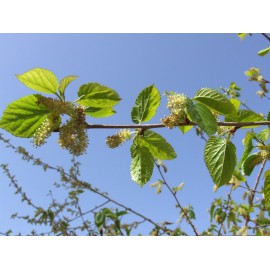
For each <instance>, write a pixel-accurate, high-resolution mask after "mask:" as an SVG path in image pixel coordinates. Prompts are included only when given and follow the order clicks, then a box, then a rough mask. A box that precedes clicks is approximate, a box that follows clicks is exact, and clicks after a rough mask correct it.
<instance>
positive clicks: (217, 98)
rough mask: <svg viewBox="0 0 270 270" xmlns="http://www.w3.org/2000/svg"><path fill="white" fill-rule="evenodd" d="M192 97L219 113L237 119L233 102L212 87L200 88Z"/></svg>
mask: <svg viewBox="0 0 270 270" xmlns="http://www.w3.org/2000/svg"><path fill="white" fill-rule="evenodd" d="M193 99H194V100H196V101H197V102H200V103H202V104H204V105H205V106H207V107H208V108H210V109H211V110H214V111H216V112H217V113H219V114H221V115H226V116H230V117H231V118H233V119H236V120H237V113H236V110H235V107H234V106H233V104H232V103H231V102H230V101H229V100H228V99H227V98H226V97H224V96H223V95H222V94H220V93H219V92H217V91H215V90H213V89H210V88H202V89H201V90H199V91H198V92H197V94H196V96H195V97H194V98H193Z"/></svg>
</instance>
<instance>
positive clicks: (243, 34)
mask: <svg viewBox="0 0 270 270" xmlns="http://www.w3.org/2000/svg"><path fill="white" fill-rule="evenodd" d="M237 35H238V37H239V38H240V39H241V40H243V39H245V37H246V36H247V33H239V34H237Z"/></svg>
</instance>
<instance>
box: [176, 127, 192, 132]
mask: <svg viewBox="0 0 270 270" xmlns="http://www.w3.org/2000/svg"><path fill="white" fill-rule="evenodd" d="M178 128H179V129H180V130H181V131H182V133H183V134H185V133H187V132H188V131H190V130H191V129H192V128H193V126H179V127H178Z"/></svg>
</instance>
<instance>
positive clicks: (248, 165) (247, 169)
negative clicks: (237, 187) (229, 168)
mask: <svg viewBox="0 0 270 270" xmlns="http://www.w3.org/2000/svg"><path fill="white" fill-rule="evenodd" d="M262 161H263V157H262V156H261V155H260V154H259V152H257V153H253V154H251V155H249V156H248V157H247V158H246V159H245V160H244V162H243V163H242V172H243V174H244V175H248V176H249V175H250V174H251V173H252V171H253V169H254V168H255V166H257V165H259V164H260V163H262Z"/></svg>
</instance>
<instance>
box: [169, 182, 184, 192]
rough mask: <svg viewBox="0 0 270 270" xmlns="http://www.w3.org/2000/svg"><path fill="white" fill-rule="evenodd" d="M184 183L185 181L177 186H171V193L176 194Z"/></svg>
mask: <svg viewBox="0 0 270 270" xmlns="http://www.w3.org/2000/svg"><path fill="white" fill-rule="evenodd" d="M184 185H185V183H180V184H179V185H178V186H177V187H173V188H172V191H173V193H174V194H176V193H177V192H178V191H180V190H182V188H183V187H184Z"/></svg>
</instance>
